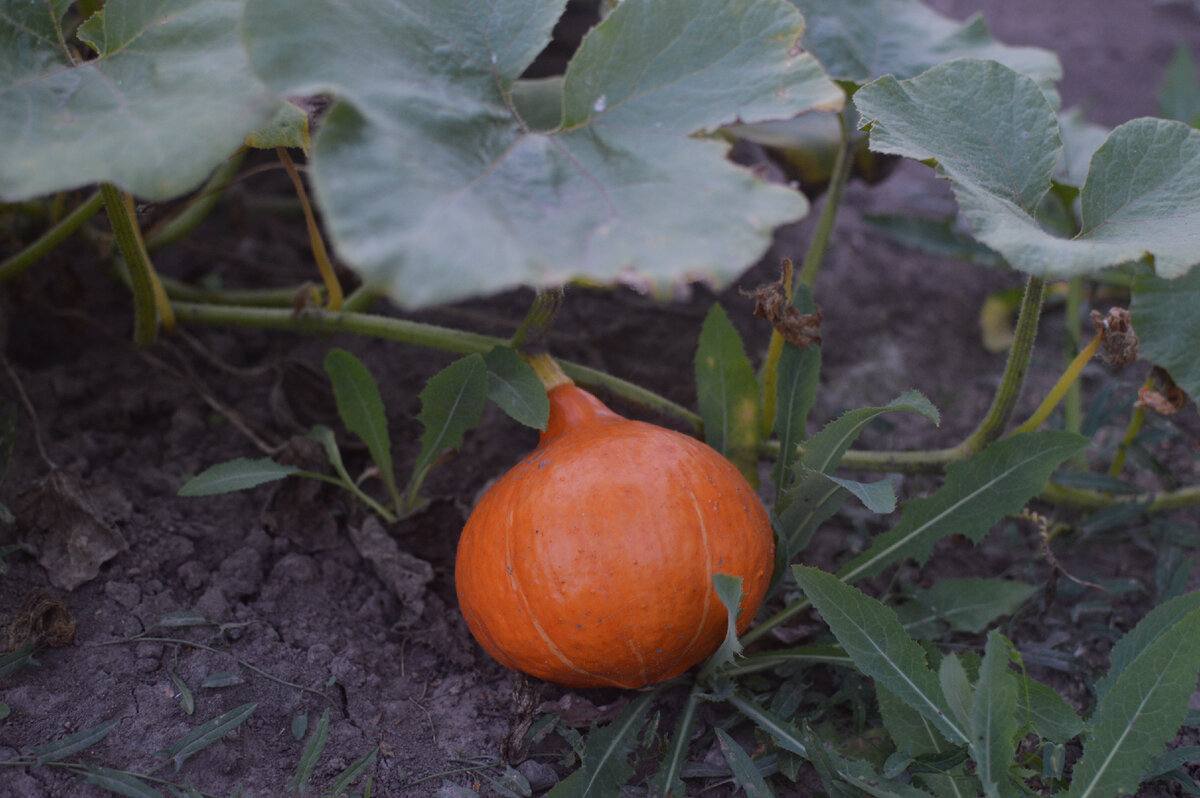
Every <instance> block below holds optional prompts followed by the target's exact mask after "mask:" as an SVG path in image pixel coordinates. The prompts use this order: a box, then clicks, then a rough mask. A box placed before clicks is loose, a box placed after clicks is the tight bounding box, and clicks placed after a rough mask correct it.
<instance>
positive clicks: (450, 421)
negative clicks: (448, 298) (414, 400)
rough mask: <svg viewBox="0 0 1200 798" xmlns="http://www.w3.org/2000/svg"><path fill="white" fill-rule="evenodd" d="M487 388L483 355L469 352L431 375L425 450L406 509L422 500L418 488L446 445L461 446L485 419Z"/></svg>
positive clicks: (424, 402) (425, 397) (425, 402)
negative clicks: (465, 437)
mask: <svg viewBox="0 0 1200 798" xmlns="http://www.w3.org/2000/svg"><path fill="white" fill-rule="evenodd" d="M487 392H488V380H487V363H485V362H484V359H483V356H482V355H477V354H476V355H467V356H466V357H464V358H462V359H460V360H456V361H454V362H453V363H451V364H450V365H449V366H447V367H446V368H444V369H442V370H441V371H439V372H438V373H437V374H435V375H433V376H432V377H430V379H429V382H428V383H426V385H425V389H424V390H423V391H421V413H420V415H418V416H417V420H418V421H420V422H421V426H422V427H423V429H424V431H423V432H422V433H421V452H420V454H418V455H417V459H416V461H415V463H414V464H413V471H412V476H411V477H410V478H409V482H408V487H407V488H406V489H405V492H404V499H403V508H404V509H405V510H407V511H412V510H414V509H416V507H417V506H418V505H419V504H420V498H419V496H418V491H420V489H421V483H422V482H423V481H424V480H425V475H426V474H428V473H429V469H430V468H432V467H433V463H434V461H435V460H436V459H437V458H438V457H439V456H440V455H441V454H442V452H443V451H445V450H446V449H457V448H458V447H459V446H460V445H461V444H462V439H463V436H464V435H466V433H467V431H468V430H471V429H474V428H475V427H477V426H478V425H479V422H480V421H481V420H483V406H484V403H485V402H486V401H487Z"/></svg>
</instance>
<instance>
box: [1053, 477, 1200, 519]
mask: <svg viewBox="0 0 1200 798" xmlns="http://www.w3.org/2000/svg"><path fill="white" fill-rule="evenodd" d="M1038 498H1039V499H1041V500H1042V501H1044V502H1048V503H1050V504H1055V505H1057V506H1059V507H1068V508H1071V509H1073V510H1084V511H1089V512H1091V511H1096V510H1103V509H1105V508H1106V507H1113V506H1115V505H1118V504H1141V505H1145V510H1144V512H1145V513H1147V514H1153V513H1162V512H1167V511H1169V510H1182V509H1184V508H1187V507H1200V485H1188V486H1187V487H1185V488H1177V489H1175V490H1161V491H1155V492H1153V493H1139V494H1137V495H1134V496H1119V497H1118V496H1114V495H1112V494H1110V493H1104V492H1101V491H1098V490H1088V489H1086V488H1067V487H1063V486H1062V485H1054V484H1050V485H1047V486H1046V487H1045V488H1044V489H1043V490H1042V492H1041V493H1040V494H1038Z"/></svg>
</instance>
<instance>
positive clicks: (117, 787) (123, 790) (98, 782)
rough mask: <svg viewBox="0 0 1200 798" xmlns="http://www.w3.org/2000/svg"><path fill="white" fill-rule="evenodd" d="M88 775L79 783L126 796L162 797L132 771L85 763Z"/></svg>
mask: <svg viewBox="0 0 1200 798" xmlns="http://www.w3.org/2000/svg"><path fill="white" fill-rule="evenodd" d="M85 767H87V771H88V776H87V778H85V779H83V780H82V781H80V784H93V785H95V786H97V787H99V788H101V789H103V790H108V791H109V792H112V793H116V794H117V795H124V796H126V798H163V794H162V793H161V792H159V791H158V790H156V789H154V788H153V787H151V786H150V785H148V784H146V783H145V782H144V781H142V780H141V779H139V778H138V777H137V776H135V775H133V774H132V773H126V772H124V771H122V770H111V769H109V768H101V767H94V766H92V765H86V766H85Z"/></svg>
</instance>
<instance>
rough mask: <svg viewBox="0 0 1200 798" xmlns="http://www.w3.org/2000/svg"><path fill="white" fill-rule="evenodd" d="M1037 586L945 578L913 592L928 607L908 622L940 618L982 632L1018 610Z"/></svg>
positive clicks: (958, 627)
mask: <svg viewBox="0 0 1200 798" xmlns="http://www.w3.org/2000/svg"><path fill="white" fill-rule="evenodd" d="M1035 591H1036V588H1035V587H1034V586H1033V585H1029V584H1026V583H1024V582H1015V581H1012V580H1009V579H984V578H981V577H968V578H964V579H942V580H939V581H938V582H937V583H935V584H934V585H933V587H930V588H927V589H925V590H918V591H916V592H914V593H913V600H914V601H915V602H917V603H918V604H920V605H921V606H922V607H924V608H925V609H926V610H927V614H926V615H924V617H918V618H917V619H916V620H914V621H912V622H910V623H909V625H910V626H911V625H912V624H913V623H923V622H924V621H926V620H932V619H934V618H939V619H941V620H944V621H946V622H947V623H949V624H950V626H951V628H953V629H954V630H956V631H960V632H973V633H979V632H982V631H983V630H984V629H986V628H987V627H988V625H989V624H991V623H992V622H993V621H995V620H996V619H997V618H999V617H1001V616H1004V615H1010V614H1012V613H1013V612H1015V611H1016V610H1017V608H1018V607H1020V606H1021V605H1022V604H1023V603H1024V602H1025V601H1026V600H1027V599H1028V598H1029V597H1030V596H1032V595H1033V594H1034V592H1035Z"/></svg>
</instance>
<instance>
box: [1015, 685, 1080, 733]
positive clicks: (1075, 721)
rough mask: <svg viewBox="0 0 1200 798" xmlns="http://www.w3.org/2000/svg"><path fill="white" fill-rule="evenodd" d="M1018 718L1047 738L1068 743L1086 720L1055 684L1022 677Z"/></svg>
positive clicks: (1018, 699) (1018, 701)
mask: <svg viewBox="0 0 1200 798" xmlns="http://www.w3.org/2000/svg"><path fill="white" fill-rule="evenodd" d="M1017 720H1018V721H1019V722H1020V723H1022V724H1028V725H1030V726H1032V727H1033V730H1034V732H1035V733H1036V734H1037V735H1038V736H1039V737H1041V738H1043V739H1045V740H1051V741H1053V742H1056V743H1066V742H1067V741H1069V740H1071V739H1072V738H1074V737H1076V736H1078V735H1079V734H1081V733H1082V732H1083V720H1081V719H1080V717H1079V715H1077V714H1076V713H1075V710H1074V709H1072V708H1071V705H1070V704H1068V703H1067V702H1066V700H1064V699H1063V697H1062V696H1060V695H1059V694H1058V693H1057V692H1055V691H1054V688H1052V687H1048V686H1047V685H1044V684H1042V683H1041V682H1039V681H1035V680H1033V679H1030V678H1029V677H1027V676H1026V677H1022V678H1020V679H1019V681H1018V684H1017Z"/></svg>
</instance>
